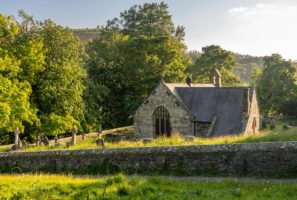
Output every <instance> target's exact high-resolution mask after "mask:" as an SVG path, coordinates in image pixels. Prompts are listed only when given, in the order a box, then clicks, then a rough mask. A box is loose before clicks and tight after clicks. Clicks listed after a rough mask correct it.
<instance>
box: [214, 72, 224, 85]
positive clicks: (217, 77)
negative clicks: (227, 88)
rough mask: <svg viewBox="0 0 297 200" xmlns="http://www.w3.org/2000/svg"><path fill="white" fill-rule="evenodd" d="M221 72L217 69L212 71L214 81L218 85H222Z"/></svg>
mask: <svg viewBox="0 0 297 200" xmlns="http://www.w3.org/2000/svg"><path fill="white" fill-rule="evenodd" d="M221 77H222V76H221V74H220V72H219V71H218V70H217V69H214V70H213V71H212V82H213V84H214V85H215V86H216V87H222V80H221Z"/></svg>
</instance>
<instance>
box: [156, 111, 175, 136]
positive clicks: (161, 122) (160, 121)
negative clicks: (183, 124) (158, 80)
mask: <svg viewBox="0 0 297 200" xmlns="http://www.w3.org/2000/svg"><path fill="white" fill-rule="evenodd" d="M153 120H154V123H155V134H156V136H163V135H166V136H167V137H170V135H171V127H170V117H169V112H168V110H167V109H166V108H165V107H164V106H159V107H157V108H156V109H155V111H154V114H153Z"/></svg>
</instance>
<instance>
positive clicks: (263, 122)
mask: <svg viewBox="0 0 297 200" xmlns="http://www.w3.org/2000/svg"><path fill="white" fill-rule="evenodd" d="M262 128H263V129H266V128H267V120H266V118H265V117H264V118H263V119H262Z"/></svg>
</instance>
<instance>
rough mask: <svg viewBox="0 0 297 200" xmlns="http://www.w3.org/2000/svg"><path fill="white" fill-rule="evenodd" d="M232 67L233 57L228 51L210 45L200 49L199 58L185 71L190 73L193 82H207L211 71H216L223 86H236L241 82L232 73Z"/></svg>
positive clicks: (233, 64) (233, 63)
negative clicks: (220, 76) (220, 77)
mask: <svg viewBox="0 0 297 200" xmlns="http://www.w3.org/2000/svg"><path fill="white" fill-rule="evenodd" d="M234 66H235V61H234V56H233V54H232V53H231V52H230V51H226V50H224V49H222V48H221V47H220V46H217V45H211V46H206V47H203V48H202V53H201V55H200V57H198V58H197V59H196V62H195V63H194V65H192V66H190V67H189V68H188V70H187V71H188V72H190V73H192V78H193V81H196V82H209V77H211V73H212V71H213V70H214V69H217V70H219V71H220V73H221V74H222V83H223V85H238V84H240V83H241V81H240V79H239V77H237V76H236V75H235V74H234V73H233V72H232V69H233V67H234Z"/></svg>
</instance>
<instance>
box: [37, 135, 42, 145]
mask: <svg viewBox="0 0 297 200" xmlns="http://www.w3.org/2000/svg"><path fill="white" fill-rule="evenodd" d="M41 144H42V140H41V137H40V135H37V138H36V146H37V147H38V146H40V145H41Z"/></svg>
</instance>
